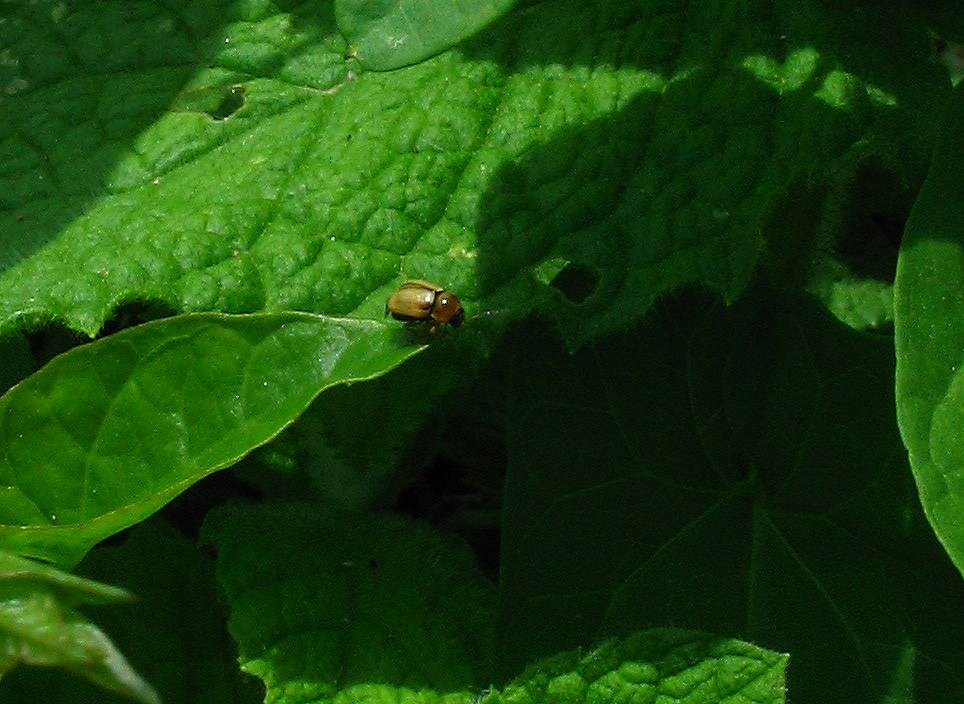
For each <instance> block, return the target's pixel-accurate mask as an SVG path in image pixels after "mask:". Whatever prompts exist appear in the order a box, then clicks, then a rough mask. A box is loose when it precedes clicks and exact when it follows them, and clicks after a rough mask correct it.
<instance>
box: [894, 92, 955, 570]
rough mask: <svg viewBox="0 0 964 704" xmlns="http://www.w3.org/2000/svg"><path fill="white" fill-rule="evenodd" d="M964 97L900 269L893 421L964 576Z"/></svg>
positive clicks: (914, 217)
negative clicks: (894, 414)
mask: <svg viewBox="0 0 964 704" xmlns="http://www.w3.org/2000/svg"><path fill="white" fill-rule="evenodd" d="M961 184H964V91H962V90H961V89H960V88H958V89H957V90H955V95H954V99H953V101H952V102H951V104H950V105H949V106H948V110H947V115H946V117H945V119H944V124H943V128H942V130H941V138H940V141H939V142H938V144H937V147H936V148H935V150H934V159H933V161H932V162H931V169H930V172H929V173H928V175H927V180H926V181H925V182H924V186H923V187H922V189H921V192H920V196H919V197H918V199H917V202H916V203H915V204H914V209H913V210H912V211H911V215H910V219H909V220H908V221H907V230H906V233H905V237H904V242H903V245H902V246H901V251H900V259H899V263H898V267H897V281H896V284H895V288H896V303H895V311H894V328H895V333H896V347H897V417H898V420H899V422H900V430H901V435H902V436H903V438H904V444H905V445H906V446H907V449H908V451H909V453H910V462H911V468H912V469H913V470H914V477H915V478H916V480H917V488H918V491H919V492H920V497H921V503H922V504H923V505H924V511H925V513H926V514H927V517H928V518H929V519H930V522H931V525H933V527H934V530H935V532H936V533H937V537H938V538H939V539H940V541H941V543H942V544H943V545H944V548H945V549H946V550H947V553H948V554H949V555H950V556H951V559H952V560H953V561H954V564H955V565H957V568H958V569H959V570H961V571H962V572H964V531H962V529H961V526H962V519H964V198H962V197H961Z"/></svg>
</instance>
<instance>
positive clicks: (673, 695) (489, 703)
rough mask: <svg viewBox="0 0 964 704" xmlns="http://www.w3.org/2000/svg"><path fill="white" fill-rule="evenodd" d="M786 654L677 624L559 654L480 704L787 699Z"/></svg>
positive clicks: (757, 703) (748, 703)
mask: <svg viewBox="0 0 964 704" xmlns="http://www.w3.org/2000/svg"><path fill="white" fill-rule="evenodd" d="M786 667H787V656H786V655H782V654H780V653H774V652H770V651H767V650H763V649H762V648H757V647H755V646H753V645H750V644H749V643H743V642H740V641H736V640H728V639H724V638H716V637H713V636H708V635H706V634H702V633H694V632H689V631H679V630H670V629H662V630H654V631H646V632H642V633H636V634H634V635H632V636H631V637H629V638H627V639H626V640H624V641H619V640H614V641H610V642H608V643H606V644H605V645H602V646H600V647H599V648H597V649H596V650H593V651H592V652H589V653H586V654H583V653H582V652H581V651H571V652H567V653H560V654H559V655H557V656H555V657H553V658H550V659H548V660H546V661H543V662H540V663H537V664H536V665H534V666H532V667H530V668H528V669H527V670H526V671H525V672H523V673H522V674H521V675H519V676H518V677H517V678H515V679H514V680H513V681H512V682H510V683H509V684H508V685H507V686H506V687H505V688H504V690H503V691H502V692H498V691H493V692H492V693H491V694H489V695H488V696H487V697H485V698H484V699H482V701H481V704H541V703H542V702H546V703H548V702H558V704H581V703H583V702H585V703H586V704H603V703H604V702H638V703H639V704H650V703H652V704H657V703H658V702H661V701H681V702H689V701H692V702H724V701H725V702H732V703H733V704H768V703H770V704H777V703H778V702H784V701H786V697H785V691H784V684H785V671H786Z"/></svg>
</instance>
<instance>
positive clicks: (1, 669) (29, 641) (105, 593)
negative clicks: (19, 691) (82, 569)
mask: <svg viewBox="0 0 964 704" xmlns="http://www.w3.org/2000/svg"><path fill="white" fill-rule="evenodd" d="M130 598H131V596H130V594H129V593H127V592H125V591H124V590H123V589H117V588H116V587H111V586H108V585H106V584H100V583H97V582H93V581H91V580H88V579H81V578H79V577H74V576H72V575H69V574H65V573H63V572H60V571H59V570H56V569H53V568H52V567H49V566H47V565H43V564H40V563H37V562H34V561H32V560H26V559H24V558H22V557H19V556H17V555H13V554H11V553H8V552H5V551H0V675H3V674H6V673H9V672H10V671H11V670H12V669H13V668H14V667H17V666H18V665H44V666H47V667H62V668H64V669H66V670H69V671H72V672H75V673H77V674H78V675H80V676H82V677H86V678H88V679H89V680H91V681H93V682H96V683H97V684H99V685H100V686H102V687H105V688H107V689H110V690H113V691H115V692H120V693H123V694H125V695H126V696H128V697H130V698H131V699H134V700H136V701H138V702H144V703H145V704H160V699H159V698H158V696H157V694H156V693H155V692H154V690H153V689H152V688H151V686H150V685H149V684H148V683H147V682H145V681H144V680H142V679H141V678H140V676H139V675H138V674H137V673H136V672H134V670H133V669H131V667H130V665H128V663H127V661H126V660H125V659H124V656H123V655H121V654H120V652H119V651H118V650H117V648H115V647H114V644H113V643H111V641H110V639H109V638H108V637H107V636H106V635H105V634H104V633H103V631H101V630H100V629H99V628H98V627H97V626H96V625H94V624H93V623H91V622H90V621H88V620H87V619H86V618H84V617H83V616H82V615H81V614H79V613H78V612H77V611H76V610H75V609H74V606H75V605H77V604H90V603H108V602H116V601H126V600H128V599H130Z"/></svg>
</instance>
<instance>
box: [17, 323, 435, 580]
mask: <svg viewBox="0 0 964 704" xmlns="http://www.w3.org/2000/svg"><path fill="white" fill-rule="evenodd" d="M404 340H405V338H404V335H400V333H399V331H398V330H395V329H393V328H389V327H387V326H385V325H382V324H379V323H370V322H365V321H359V320H349V319H335V318H325V317H321V316H315V315H309V314H305V313H287V314H273V315H249V316H225V315H221V314H216V313H209V314H196V315H188V316H181V317H176V318H168V319H165V320H160V321H156V322H154V323H150V324H147V325H142V326H139V327H134V328H130V329H128V330H126V331H124V332H121V333H119V334H117V335H113V336H110V337H107V338H104V339H103V340H98V341H97V342H93V343H91V344H89V345H85V346H83V347H78V348H75V349H74V350H72V351H71V352H69V353H67V354H64V355H62V356H60V357H58V358H56V359H55V360H54V361H52V362H51V363H50V364H48V365H47V366H45V367H44V368H43V370H41V371H40V372H38V373H37V374H35V375H34V376H32V377H30V378H29V379H27V380H26V381H24V382H23V383H21V384H20V385H18V386H16V387H15V388H14V389H12V390H11V391H10V392H8V393H7V394H6V395H5V396H3V397H2V398H0V446H2V447H3V454H2V456H0V483H2V485H3V487H4V491H3V498H4V500H3V502H2V504H0V524H2V525H0V537H2V540H3V544H4V545H5V546H7V547H8V549H16V550H20V551H21V552H23V553H25V554H30V555H34V556H39V557H45V558H47V559H52V560H59V561H61V562H62V563H65V564H73V563H75V562H77V561H78V560H79V559H80V558H81V557H82V556H83V555H84V553H85V552H86V551H87V550H88V549H90V547H91V546H92V545H94V544H95V543H97V542H98V541H100V540H102V539H103V538H105V537H107V536H109V535H112V534H113V533H116V532H117V531H119V530H122V529H123V528H126V527H128V526H131V525H133V524H134V523H137V522H138V521H140V520H143V519H144V518H146V517H147V516H149V515H151V514H152V513H153V512H154V511H156V510H157V509H159V508H160V507H161V506H163V505H164V504H166V503H167V502H168V501H170V500H171V499H172V498H174V497H175V496H177V495H178V494H179V493H181V492H182V491H184V490H185V489H187V488H188V487H189V486H191V485H192V484H194V483H195V482H197V481H199V480H200V479H202V478H204V477H205V476H207V475H208V474H211V473H212V472H214V471H216V470H218V469H222V468H224V467H226V466H228V465H231V464H233V463H235V462H237V461H238V460H239V459H240V458H241V457H243V456H244V455H245V454H247V453H248V452H249V451H250V450H251V449H252V448H254V447H257V446H258V445H260V444H262V443H264V442H266V441H268V440H269V439H271V438H272V437H274V436H275V435H277V434H278V433H279V432H280V431H281V429H282V428H284V427H285V426H286V425H288V424H289V423H291V422H292V421H293V420H294V419H295V418H296V417H297V416H298V414H299V413H301V412H302V411H303V410H304V409H305V408H306V407H307V406H308V404H309V403H311V401H312V399H314V397H315V396H316V395H318V393H320V392H321V391H322V389H325V388H327V387H329V386H331V385H333V384H338V383H346V382H352V381H358V380H362V379H368V378H371V377H373V376H375V375H377V374H379V373H381V372H384V371H385V370H386V369H390V368H391V367H394V366H395V365H397V364H399V363H401V362H402V361H403V360H404V359H405V358H406V357H409V356H411V355H412V354H414V352H415V351H416V350H417V348H416V347H413V346H411V345H409V346H406V345H405V344H403V343H404Z"/></svg>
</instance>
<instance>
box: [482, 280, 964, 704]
mask: <svg viewBox="0 0 964 704" xmlns="http://www.w3.org/2000/svg"><path fill="white" fill-rule="evenodd" d="M751 292H752V294H753V295H752V297H748V298H749V300H748V301H747V302H744V303H742V304H738V305H737V306H735V307H734V308H732V309H729V310H725V309H723V307H722V306H720V305H719V304H715V305H714V303H713V301H712V300H708V299H707V298H706V297H705V296H689V297H686V298H682V299H680V300H677V301H673V302H671V303H667V304H665V305H664V306H661V307H659V308H658V309H657V310H656V311H654V312H655V313H658V314H657V315H653V316H652V317H651V318H650V319H649V320H648V323H647V324H646V325H644V326H641V327H640V328H638V329H637V330H634V331H632V332H631V333H628V334H624V335H618V336H613V337H612V338H607V339H605V340H601V341H599V342H598V343H596V344H593V345H591V346H589V347H588V348H587V349H586V350H585V351H583V352H580V353H579V354H578V355H576V356H575V357H568V356H567V355H566V354H565V353H564V351H563V350H562V349H560V348H559V346H558V343H554V342H553V343H549V342H546V341H544V340H542V338H541V337H540V336H539V335H537V334H532V335H531V337H528V338H526V339H524V340H522V341H519V342H518V345H519V349H520V350H524V352H521V353H520V354H519V355H518V356H517V359H516V364H515V373H514V374H513V375H512V377H511V379H510V384H509V387H510V389H511V390H512V392H511V396H510V404H509V423H508V428H509V439H508V442H509V474H508V477H507V479H506V487H505V497H506V498H505V512H504V520H503V531H502V540H503V542H502V546H503V547H502V561H501V582H500V584H501V588H502V619H503V620H502V634H503V639H502V641H501V643H500V653H501V654H502V655H503V657H504V659H505V661H504V663H503V670H502V672H503V673H509V672H512V671H513V670H514V669H515V668H518V667H519V665H520V664H521V663H524V662H526V661H527V660H529V659H531V658H534V657H538V656H541V655H546V654H548V653H550V652H553V651H556V650H560V649H565V648H569V647H573V646H574V645H575V644H578V643H585V642H592V641H593V640H594V639H599V638H602V637H606V636H610V635H624V634H626V633H627V632H632V631H634V630H641V629H646V628H652V627H657V626H660V625H665V624H675V625H680V626H685V627H690V628H698V629H701V630H706V631H710V632H713V633H717V634H728V635H731V636H733V637H738V638H741V639H744V640H748V641H751V642H754V643H757V644H759V645H761V646H763V647H771V648H775V649H779V650H782V651H786V652H789V653H791V654H792V657H793V666H792V667H791V668H790V671H789V681H788V687H789V691H790V693H791V695H792V696H793V697H794V699H801V700H804V701H835V702H836V701H840V702H851V703H853V702H868V703H869V702H877V701H880V697H882V696H883V693H889V694H890V695H892V696H895V697H897V696H898V695H900V694H901V693H902V692H905V691H907V690H908V688H909V691H913V692H916V693H917V694H918V696H919V697H920V700H921V701H924V700H926V701H941V702H954V701H959V700H960V699H961V697H962V696H964V680H962V678H961V676H960V673H961V672H962V671H964V662H962V661H961V656H960V653H961V651H960V647H959V643H958V634H959V633H961V632H962V630H964V618H962V614H964V586H962V585H961V583H960V579H959V578H958V575H957V573H956V572H955V571H954V570H953V569H951V567H950V565H949V563H948V562H947V561H946V559H945V558H944V556H943V554H942V552H941V551H940V548H939V546H938V545H937V543H936V541H935V540H934V539H933V535H932V533H931V531H930V529H929V527H928V526H927V523H926V520H925V519H924V517H923V515H922V514H921V512H920V508H919V501H918V498H917V494H916V491H915V489H914V486H913V482H912V480H911V477H910V473H909V472H908V468H907V466H906V463H905V462H904V460H903V453H902V451H901V448H900V444H899V442H900V441H899V437H898V433H897V429H896V426H895V422H894V419H893V412H892V409H893V385H892V383H891V379H892V378H893V358H892V348H891V345H890V341H889V340H887V339H886V338H875V337H871V336H867V335H864V334H859V333H855V332H853V331H852V330H848V329H847V328H845V327H843V326H842V325H841V324H840V323H838V322H837V321H835V320H833V319H832V318H830V317H829V315H828V314H827V313H826V312H825V311H822V310H820V309H819V308H818V306H817V305H816V304H815V303H813V302H811V301H807V300H797V299H795V298H791V299H790V300H784V299H783V298H782V297H781V295H780V294H778V293H777V292H776V291H774V290H773V289H771V288H766V287H763V286H760V287H757V288H754V289H752V291H751ZM698 320H699V321H700V322H699V323H696V322H694V321H698ZM831 695H832V696H831Z"/></svg>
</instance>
